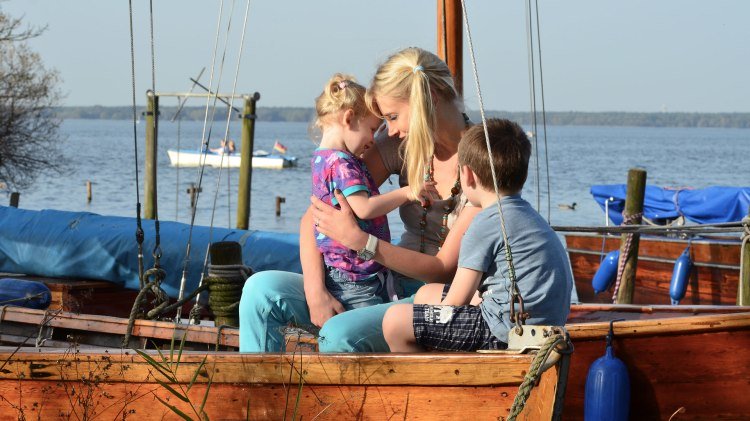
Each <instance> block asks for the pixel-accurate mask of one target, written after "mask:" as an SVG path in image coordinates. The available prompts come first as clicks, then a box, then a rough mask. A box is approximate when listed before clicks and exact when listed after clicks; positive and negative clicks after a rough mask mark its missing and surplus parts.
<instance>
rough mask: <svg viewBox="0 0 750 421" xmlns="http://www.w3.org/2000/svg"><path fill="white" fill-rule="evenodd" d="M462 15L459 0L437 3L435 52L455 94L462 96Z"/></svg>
mask: <svg viewBox="0 0 750 421" xmlns="http://www.w3.org/2000/svg"><path fill="white" fill-rule="evenodd" d="M462 31H463V14H462V10H461V1H460V0H438V1H437V51H438V57H440V58H441V59H442V60H443V61H444V62H445V63H446V64H447V65H448V69H450V71H451V74H452V75H453V81H454V83H455V85H456V92H458V95H459V96H463V94H464V83H463V80H464V71H463V34H462Z"/></svg>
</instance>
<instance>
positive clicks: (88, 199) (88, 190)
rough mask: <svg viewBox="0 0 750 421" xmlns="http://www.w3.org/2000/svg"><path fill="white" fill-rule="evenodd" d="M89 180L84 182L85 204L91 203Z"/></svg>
mask: <svg viewBox="0 0 750 421" xmlns="http://www.w3.org/2000/svg"><path fill="white" fill-rule="evenodd" d="M91 194H92V189H91V180H86V203H91Z"/></svg>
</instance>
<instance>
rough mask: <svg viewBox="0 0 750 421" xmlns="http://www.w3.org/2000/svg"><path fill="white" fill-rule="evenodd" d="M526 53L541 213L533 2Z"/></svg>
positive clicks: (528, 0) (538, 202)
mask: <svg viewBox="0 0 750 421" xmlns="http://www.w3.org/2000/svg"><path fill="white" fill-rule="evenodd" d="M525 21H526V52H527V55H528V57H527V60H528V70H529V106H530V107H531V111H530V113H529V116H530V117H531V127H532V130H533V131H534V132H533V133H534V167H535V169H536V177H535V182H536V211H537V212H540V211H541V206H542V205H541V197H542V192H541V182H540V180H539V178H540V177H539V136H537V135H536V77H535V73H534V35H533V30H532V26H533V24H532V20H531V0H527V1H526V19H525Z"/></svg>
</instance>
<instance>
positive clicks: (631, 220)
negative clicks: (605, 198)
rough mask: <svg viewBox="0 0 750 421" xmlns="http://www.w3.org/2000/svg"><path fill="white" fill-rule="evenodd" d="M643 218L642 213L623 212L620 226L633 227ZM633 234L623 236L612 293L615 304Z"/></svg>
mask: <svg viewBox="0 0 750 421" xmlns="http://www.w3.org/2000/svg"><path fill="white" fill-rule="evenodd" d="M642 216H643V213H642V212H639V213H634V214H632V215H630V214H627V213H625V212H623V213H622V225H635V224H638V223H639V222H640V220H641V217H642ZM634 235H635V234H625V246H624V247H623V249H622V253H620V261H619V262H617V280H616V281H615V289H614V291H613V292H612V302H613V303H617V293H618V291H620V282H621V281H622V273H623V272H624V271H625V262H626V261H627V259H628V255H629V254H630V247H631V246H632V244H633V236H634Z"/></svg>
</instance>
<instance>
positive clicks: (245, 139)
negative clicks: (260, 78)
mask: <svg viewBox="0 0 750 421" xmlns="http://www.w3.org/2000/svg"><path fill="white" fill-rule="evenodd" d="M259 99H260V94H259V93H258V92H256V93H254V94H253V95H252V96H246V97H245V107H244V108H243V110H242V115H241V116H240V117H241V118H242V150H241V151H240V154H241V156H242V161H241V163H240V185H239V188H238V191H237V228H239V229H243V230H246V229H248V227H249V226H250V195H251V191H250V190H251V188H252V180H253V161H252V159H253V147H254V146H253V144H254V143H255V105H256V104H255V103H256V102H258V100H259Z"/></svg>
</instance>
